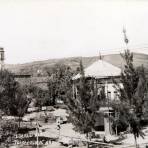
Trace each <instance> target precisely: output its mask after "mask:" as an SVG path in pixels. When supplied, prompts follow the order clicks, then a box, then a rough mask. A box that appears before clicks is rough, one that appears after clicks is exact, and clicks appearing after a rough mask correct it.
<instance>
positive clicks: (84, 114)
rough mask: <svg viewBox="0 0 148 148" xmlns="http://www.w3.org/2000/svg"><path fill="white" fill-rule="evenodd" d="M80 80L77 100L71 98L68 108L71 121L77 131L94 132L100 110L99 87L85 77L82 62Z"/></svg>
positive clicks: (77, 84)
mask: <svg viewBox="0 0 148 148" xmlns="http://www.w3.org/2000/svg"><path fill="white" fill-rule="evenodd" d="M80 75H81V77H80V79H79V80H77V81H78V82H77V83H76V87H77V92H78V94H77V95H76V98H69V102H68V107H69V110H70V119H71V122H72V123H73V125H74V126H75V130H78V131H79V132H82V133H85V134H86V135H87V137H88V133H89V132H91V131H92V129H93V128H94V125H95V115H96V111H98V110H99V100H98V96H97V85H96V83H95V79H89V80H88V79H87V78H86V77H85V73H84V68H83V64H82V61H80Z"/></svg>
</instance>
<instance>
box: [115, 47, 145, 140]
mask: <svg viewBox="0 0 148 148" xmlns="http://www.w3.org/2000/svg"><path fill="white" fill-rule="evenodd" d="M121 56H122V58H123V59H124V62H125V66H124V69H123V71H122V73H121V79H120V82H121V83H122V85H123V86H122V87H121V85H119V83H117V82H116V81H114V82H115V88H116V89H117V92H118V96H119V99H120V101H119V102H118V103H117V104H116V105H115V106H114V108H115V110H116V111H118V112H119V114H120V115H119V118H120V119H121V118H124V120H126V122H127V123H128V124H129V125H130V130H131V133H133V135H134V138H135V142H136V139H137V137H138V136H139V135H141V136H143V134H142V132H141V126H140V120H141V116H142V115H143V112H142V106H143V102H144V101H143V100H144V94H145V92H146V85H147V83H146V77H145V72H144V68H143V66H140V67H138V68H135V67H134V64H133V53H131V52H130V51H129V50H126V51H125V53H124V54H121ZM136 143H137V142H136Z"/></svg>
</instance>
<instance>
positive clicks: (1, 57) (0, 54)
mask: <svg viewBox="0 0 148 148" xmlns="http://www.w3.org/2000/svg"><path fill="white" fill-rule="evenodd" d="M3 69H4V48H2V47H0V70H3Z"/></svg>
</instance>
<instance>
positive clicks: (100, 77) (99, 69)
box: [72, 59, 121, 135]
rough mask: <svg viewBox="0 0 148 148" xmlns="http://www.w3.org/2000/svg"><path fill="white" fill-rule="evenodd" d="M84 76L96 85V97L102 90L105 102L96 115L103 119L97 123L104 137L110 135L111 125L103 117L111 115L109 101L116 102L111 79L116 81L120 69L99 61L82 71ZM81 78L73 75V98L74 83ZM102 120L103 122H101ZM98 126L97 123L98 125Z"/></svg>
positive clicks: (75, 92) (78, 75)
mask: <svg viewBox="0 0 148 148" xmlns="http://www.w3.org/2000/svg"><path fill="white" fill-rule="evenodd" d="M84 74H85V77H86V78H93V79H95V81H96V83H97V89H98V95H99V93H100V89H102V88H104V91H105V96H106V98H107V102H105V104H102V106H101V107H100V110H99V111H98V112H97V113H98V114H100V113H101V114H102V113H103V117H101V119H102V121H100V118H98V121H99V122H101V124H102V125H101V126H103V130H104V131H105V135H107V134H112V132H111V123H110V121H109V119H108V118H107V117H105V116H104V115H109V116H110V115H111V114H112V108H111V107H110V103H109V102H110V101H111V100H116V99H118V98H117V92H116V90H115V88H114V83H113V82H112V78H114V79H116V80H117V81H118V80H119V78H120V75H121V69H120V68H118V67H116V66H114V65H112V64H110V63H108V62H106V61H104V60H102V59H100V60H97V61H96V62H94V63H93V64H91V65H90V66H89V67H87V68H85V69H84ZM80 77H81V74H80V73H79V74H77V75H75V76H74V77H73V78H72V80H73V96H76V95H77V87H76V85H75V84H76V82H77V80H78V79H79V78H80ZM103 119H104V120H103ZM98 124H99V123H98Z"/></svg>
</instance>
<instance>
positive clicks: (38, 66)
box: [6, 53, 148, 76]
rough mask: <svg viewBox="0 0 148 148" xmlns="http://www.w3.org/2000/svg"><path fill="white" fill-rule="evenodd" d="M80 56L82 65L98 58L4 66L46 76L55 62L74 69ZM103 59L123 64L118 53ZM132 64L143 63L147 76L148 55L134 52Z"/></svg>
mask: <svg viewBox="0 0 148 148" xmlns="http://www.w3.org/2000/svg"><path fill="white" fill-rule="evenodd" d="M81 58H82V61H83V64H84V67H87V66H89V65H90V64H92V63H93V62H95V61H96V60H98V59H99V57H98V56H95V57H71V58H63V59H50V60H45V61H36V62H30V63H25V64H16V65H11V64H10V65H6V68H7V69H9V70H11V71H12V72H14V73H17V74H31V75H32V76H36V75H37V71H40V72H41V74H42V75H43V76H46V74H47V73H46V71H47V70H49V69H50V68H52V67H53V66H54V65H55V64H57V63H60V64H65V65H68V66H70V67H71V68H72V69H73V70H76V68H77V67H79V62H80V59H81ZM103 60H105V61H107V62H109V63H111V64H113V65H115V66H118V67H119V68H121V67H122V66H123V65H124V63H123V60H122V58H121V56H120V54H110V55H104V56H103ZM134 64H135V66H140V65H142V64H143V66H144V67H145V69H146V73H147V76H148V55H146V54H140V53H134Z"/></svg>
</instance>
